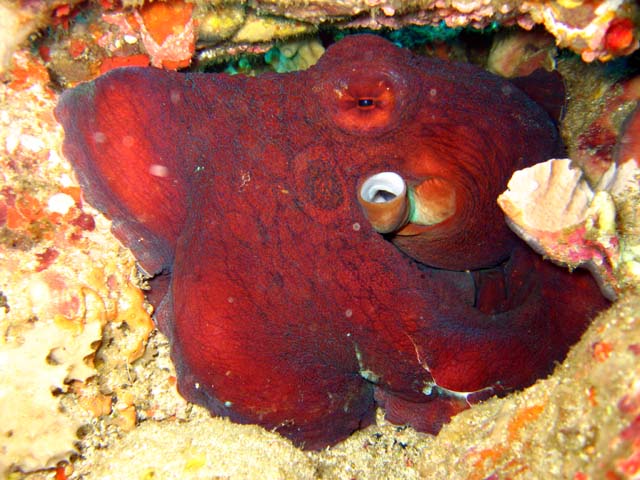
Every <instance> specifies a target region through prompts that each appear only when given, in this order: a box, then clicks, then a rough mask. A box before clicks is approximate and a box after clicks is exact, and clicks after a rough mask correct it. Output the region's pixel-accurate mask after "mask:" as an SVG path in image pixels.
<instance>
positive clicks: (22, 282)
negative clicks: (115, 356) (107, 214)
mask: <svg viewBox="0 0 640 480" xmlns="http://www.w3.org/2000/svg"><path fill="white" fill-rule="evenodd" d="M14 65H16V67H14V68H15V70H14V71H16V70H17V71H18V72H20V73H19V75H14V81H13V82H11V83H9V84H3V85H2V86H0V107H1V108H0V112H1V113H0V171H1V173H0V178H1V188H0V290H1V291H2V295H1V298H2V302H1V304H2V308H0V332H1V333H2V335H0V338H1V340H0V364H1V367H2V368H0V424H2V431H1V432H0V435H1V436H2V442H1V443H2V445H3V448H2V449H1V450H0V475H3V474H5V473H6V472H7V471H9V470H12V469H21V470H31V469H36V468H42V467H46V466H52V465H55V463H56V462H57V461H59V460H61V459H64V458H68V456H69V454H70V453H71V452H73V451H74V450H75V444H76V442H77V440H78V439H77V435H76V431H77V430H78V428H79V427H80V426H81V425H83V424H84V423H85V422H86V421H87V419H86V416H83V415H82V414H80V415H75V416H69V415H65V414H64V413H61V411H60V410H61V400H62V399H64V398H65V397H66V393H67V392H78V391H80V390H81V389H82V387H81V385H84V384H85V383H84V382H87V381H88V379H89V378H90V377H93V376H94V375H96V374H97V369H96V368H95V363H96V360H95V358H96V355H98V354H99V350H97V349H98V348H99V347H100V345H101V340H102V338H103V335H104V330H105V328H106V327H107V326H108V325H116V326H117V325H121V324H123V323H126V324H127V331H128V334H127V335H126V336H125V338H124V339H123V341H122V342H121V343H120V349H119V355H120V356H121V357H122V358H123V362H125V363H126V362H133V361H134V360H135V359H137V358H139V357H140V356H141V355H142V353H143V349H144V345H145V343H146V340H147V337H148V335H149V334H150V332H151V329H152V328H153V325H152V323H151V319H150V317H149V314H148V312H147V310H146V308H145V304H144V297H143V295H142V293H141V292H140V290H139V289H137V288H135V287H133V286H132V284H131V282H133V281H135V279H134V278H133V272H134V265H133V260H132V258H131V257H127V256H126V255H125V256H123V255H122V254H121V251H120V247H119V246H118V245H117V244H113V243H108V242H105V235H106V234H108V230H109V223H108V222H107V221H106V220H105V219H104V218H102V217H100V216H99V215H98V214H97V213H96V212H95V211H93V210H92V209H91V208H90V207H88V206H87V205H85V204H84V203H83V200H82V195H81V193H80V189H79V188H78V187H77V186H76V184H75V182H74V179H73V174H72V173H71V170H70V169H69V166H68V165H67V164H66V162H65V161H64V160H63V159H62V158H61V157H60V156H59V154H58V149H59V144H60V140H61V131H60V129H59V128H58V126H57V125H56V124H55V122H54V121H53V118H52V116H51V114H50V111H51V108H52V107H53V103H54V101H55V95H54V94H53V93H52V92H51V91H50V90H49V89H48V88H47V86H46V84H47V82H48V77H47V76H46V71H44V69H43V68H42V65H41V64H40V63H39V62H37V61H36V60H34V59H33V58H32V57H31V56H29V55H25V54H22V55H20V56H16V57H15V58H14ZM96 352H98V353H96ZM71 395H73V393H71ZM100 399H101V397H100V396H99V395H98V394H97V393H96V395H93V396H92V397H91V400H88V401H87V403H86V410H85V412H91V411H93V412H94V414H95V413H104V412H106V411H108V410H109V406H108V405H107V404H105V403H104V398H102V403H103V407H101V408H97V403H96V402H98V401H100Z"/></svg>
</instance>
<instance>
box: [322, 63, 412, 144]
mask: <svg viewBox="0 0 640 480" xmlns="http://www.w3.org/2000/svg"><path fill="white" fill-rule="evenodd" d="M324 92H326V93H328V94H329V97H328V98H326V97H325V99H324V100H325V101H324V102H323V104H324V105H326V108H327V109H328V113H329V114H330V117H331V120H333V122H334V123H335V124H336V126H338V128H340V129H341V130H343V131H345V132H347V133H353V134H357V135H379V134H381V133H383V132H387V131H389V130H391V129H393V128H396V127H397V126H399V123H400V120H401V119H402V118H403V110H404V109H405V108H406V105H405V103H406V102H405V101H404V99H405V98H406V97H407V92H406V85H405V82H404V81H402V79H401V78H400V77H399V76H398V75H396V74H395V73H394V72H379V71H378V72H375V71H370V70H369V71H362V70H355V71H354V70H352V71H350V72H349V73H348V74H346V75H345V76H343V77H339V78H338V79H337V82H336V83H333V85H332V88H331V90H329V91H327V90H325V91H324ZM326 100H329V101H328V102H327V101H326Z"/></svg>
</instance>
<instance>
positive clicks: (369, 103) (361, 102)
mask: <svg viewBox="0 0 640 480" xmlns="http://www.w3.org/2000/svg"><path fill="white" fill-rule="evenodd" d="M358 107H361V108H367V107H373V98H359V99H358Z"/></svg>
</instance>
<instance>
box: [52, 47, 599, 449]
mask: <svg viewBox="0 0 640 480" xmlns="http://www.w3.org/2000/svg"><path fill="white" fill-rule="evenodd" d="M381 82H382V83H381ZM359 98H363V99H373V100H374V104H373V106H368V105H367V104H368V103H369V102H365V105H364V106H359V104H358V99H359ZM56 115H57V118H58V119H59V120H60V122H61V123H62V124H63V125H64V127H65V132H66V140H65V145H64V151H65V153H66V155H67V156H68V158H69V159H70V160H71V161H72V162H73V164H74V166H75V168H76V171H77V172H78V175H79V177H80V180H81V183H82V185H83V187H84V189H85V192H86V194H87V196H88V198H89V199H90V200H91V201H92V202H93V203H94V205H96V206H98V207H99V208H100V209H102V210H103V211H104V212H106V213H107V214H108V215H109V216H110V217H111V218H112V219H113V222H114V226H113V230H114V232H115V233H116V235H117V236H118V237H119V238H120V239H121V240H122V241H123V242H124V243H125V244H126V245H127V246H128V247H129V248H131V249H132V250H133V252H134V254H135V255H136V256H137V258H138V260H139V262H140V264H141V265H142V266H143V267H144V269H145V270H147V271H148V272H150V273H161V272H164V273H167V274H170V276H166V275H162V276H159V277H158V278H159V279H161V280H160V281H159V282H158V283H157V284H156V285H154V288H156V290H158V289H159V291H160V292H161V293H163V294H164V293H166V294H165V295H164V298H163V299H162V300H161V301H160V302H159V305H158V311H157V315H156V318H157V321H158V323H159V326H160V328H161V329H162V331H163V332H164V333H166V334H167V335H168V336H169V338H170V340H171V342H172V357H173V359H174V361H175V363H176V367H177V370H178V378H179V388H180V391H181V392H182V394H183V395H184V396H185V397H186V398H188V399H189V400H191V401H194V402H197V403H200V404H203V405H206V406H207V407H208V408H209V409H210V410H211V411H212V412H213V413H215V414H218V415H226V416H229V417H230V418H231V419H233V420H235V421H238V422H242V423H258V424H260V425H263V426H264V427H266V428H269V429H274V430H276V431H278V432H280V433H281V434H283V435H285V436H287V437H289V438H291V439H292V440H294V442H296V443H297V444H299V445H301V446H304V447H305V448H321V447H323V446H325V445H331V444H334V443H336V442H338V441H340V440H342V439H344V438H345V437H347V436H348V435H349V434H350V433H352V432H353V431H355V430H357V429H359V428H362V427H363V426H365V425H367V424H369V423H371V422H372V421H373V414H374V408H375V404H376V400H377V402H378V404H380V405H384V406H386V410H387V415H388V417H389V418H390V419H392V420H393V421H395V422H399V423H403V422H404V423H410V424H412V425H413V426H415V427H416V428H418V429H420V430H423V431H428V432H437V431H438V430H439V428H440V426H441V425H442V423H444V422H446V421H448V419H449V417H450V416H451V415H453V414H455V413H457V412H458V411H460V410H461V409H463V408H466V406H467V402H466V401H464V400H463V399H459V398H458V397H457V396H455V395H452V394H451V392H449V391H448V390H452V391H458V392H473V391H480V392H478V393H477V394H475V395H473V396H471V397H470V398H469V401H474V400H477V399H481V398H483V397H485V396H487V395H490V394H492V393H496V392H504V391H509V390H512V389H516V388H521V387H524V386H526V385H528V384H530V383H532V382H533V381H534V380H535V379H536V378H539V377H540V376H543V375H545V374H547V373H548V372H549V371H550V370H551V369H552V367H553V363H554V362H555V361H558V360H561V359H562V358H563V357H564V355H565V354H566V351H567V349H568V346H569V345H570V344H571V343H573V342H575V341H576V340H577V338H578V337H579V335H580V334H581V332H582V331H583V329H584V328H585V325H586V324H587V322H588V320H589V318H590V317H592V316H593V315H594V314H595V312H596V311H598V310H599V309H601V308H603V307H604V306H605V301H604V300H603V299H602V298H601V296H600V294H599V292H598V290H597V287H596V286H595V284H594V282H592V280H591V279H590V278H589V277H588V276H585V275H580V274H577V275H576V274H574V275H573V276H572V275H570V274H568V273H567V272H565V271H563V270H560V269H558V268H556V267H554V266H552V265H550V264H549V263H545V262H543V261H542V260H541V259H539V258H538V257H537V256H535V255H533V254H532V253H530V252H529V251H528V250H527V249H526V248H525V247H522V244H520V242H519V240H517V239H516V238H515V236H514V235H513V234H512V233H511V232H510V231H509V230H508V229H507V227H506V226H505V223H504V220H503V216H502V215H501V214H500V212H499V210H498V207H497V206H496V202H495V198H496V197H497V196H498V194H499V193H500V192H501V191H503V190H504V188H505V185H506V182H507V179H508V178H509V176H510V175H511V173H512V172H513V170H515V169H518V168H521V167H524V166H527V165H530V164H533V163H536V162H539V161H543V160H546V159H548V158H550V157H552V156H553V155H554V154H556V153H557V152H558V151H559V149H560V148H561V146H560V141H559V140H558V136H557V133H556V130H555V127H554V126H553V123H552V122H551V121H550V119H549V118H548V117H547V115H546V114H545V113H544V112H543V111H542V110H541V109H539V108H538V107H537V106H536V105H535V104H534V103H533V102H532V101H530V100H529V99H528V98H527V97H526V96H525V95H524V94H523V93H522V92H521V91H519V90H518V89H516V88H515V87H513V86H512V85H511V84H509V83H508V82H506V81H504V80H501V79H499V78H498V77H495V76H493V75H490V74H488V73H486V72H484V71H481V70H478V69H476V68H474V67H472V66H469V65H460V64H452V63H445V62H441V61H436V60H430V59H426V58H420V57H415V56H413V55H412V54H411V53H409V52H408V51H405V50H400V49H398V48H396V47H394V46H393V45H391V44H390V43H388V42H386V41H384V40H382V39H379V38H377V37H372V36H368V35H367V36H357V37H347V38H346V39H345V40H343V41H341V42H339V43H338V44H336V45H335V46H333V47H332V48H330V49H329V51H328V52H327V53H326V55H325V56H324V57H323V58H322V59H321V60H320V62H319V63H318V65H317V66H315V67H313V68H311V69H309V70H307V71H305V72H298V73H293V74H287V75H275V74H274V75H263V76H261V77H259V78H256V79H254V78H245V77H241V76H237V77H229V76H225V75H209V74H179V73H171V72H163V71H159V70H154V69H121V70H116V71H114V72H111V73H109V74H107V75H105V76H103V77H101V78H99V79H98V80H96V81H95V82H92V83H90V84H86V85H82V86H80V87H78V88H76V89H74V90H72V91H69V92H66V93H65V94H64V95H63V96H62V98H61V101H60V104H59V106H58V107H57V110H56ZM152 165H162V166H163V167H165V168H166V170H163V169H158V168H157V167H153V168H151V166H152ZM382 170H393V171H396V172H398V173H400V174H401V175H403V176H404V177H405V178H407V179H408V180H409V181H410V182H411V181H416V182H418V181H421V180H423V179H424V178H425V177H427V176H431V175H437V176H440V177H441V178H444V179H446V180H447V181H449V182H450V183H451V185H452V188H454V189H455V190H456V195H457V197H456V198H457V209H456V212H455V214H454V215H453V217H451V218H450V219H448V220H446V221H445V222H443V223H442V224H440V225H437V226H433V227H429V228H426V229H425V231H424V233H422V234H421V235H418V236H413V237H403V238H399V237H396V238H394V237H391V238H390V239H391V240H392V242H394V243H391V242H390V241H388V240H389V239H388V238H383V236H381V235H379V234H377V233H376V232H375V231H373V230H372V228H371V227H370V225H369V224H368V222H367V220H366V219H365V217H364V215H363V212H362V211H361V209H360V207H359V205H358V201H357V186H358V184H359V182H361V181H362V179H364V178H365V177H367V176H369V175H370V174H372V173H375V172H379V171H382ZM150 172H155V173H156V174H157V173H158V172H160V173H163V174H166V176H154V175H152V174H150ZM415 259H418V260H420V262H422V263H419V262H417V261H416V260H415ZM426 265H430V266H437V267H440V268H447V269H450V270H451V271H448V270H438V269H434V268H429V267H427V266H426ZM479 267H488V268H487V269H484V270H477V271H474V272H465V271H464V270H473V269H477V268H479ZM456 270H461V271H456ZM162 279H164V282H163V281H162ZM162 283H164V285H165V286H164V288H161V284H162ZM434 382H436V383H437V386H434V385H433V384H434ZM429 385H431V386H432V388H431V389H429V388H428V386H429ZM425 388H426V390H425ZM447 389H448V390H447ZM423 390H424V392H423ZM374 392H375V399H374Z"/></svg>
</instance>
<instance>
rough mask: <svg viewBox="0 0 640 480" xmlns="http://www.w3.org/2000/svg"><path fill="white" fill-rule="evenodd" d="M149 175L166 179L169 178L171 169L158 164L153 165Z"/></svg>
mask: <svg viewBox="0 0 640 480" xmlns="http://www.w3.org/2000/svg"><path fill="white" fill-rule="evenodd" d="M149 173H150V174H151V175H153V176H154V177H160V178H164V177H168V176H169V168H168V167H166V166H165V165H159V164H157V163H153V164H151V166H150V167H149Z"/></svg>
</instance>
